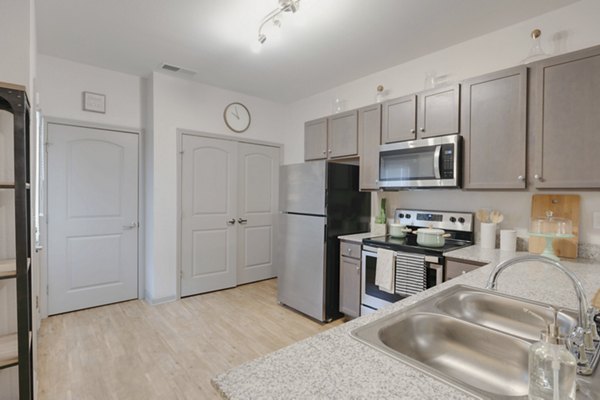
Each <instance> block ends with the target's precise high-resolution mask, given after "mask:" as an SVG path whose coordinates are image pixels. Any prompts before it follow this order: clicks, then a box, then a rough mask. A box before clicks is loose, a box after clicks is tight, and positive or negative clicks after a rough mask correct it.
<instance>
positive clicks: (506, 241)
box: [500, 229, 517, 253]
mask: <svg viewBox="0 0 600 400" xmlns="http://www.w3.org/2000/svg"><path fill="white" fill-rule="evenodd" d="M500 250H502V251H510V252H513V253H514V252H515V251H517V231H516V230H514V229H500Z"/></svg>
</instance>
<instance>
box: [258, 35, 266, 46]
mask: <svg viewBox="0 0 600 400" xmlns="http://www.w3.org/2000/svg"><path fill="white" fill-rule="evenodd" d="M266 41H267V35H265V34H264V33H261V34H260V35H258V42H259V43H260V44H263V43H264V42H266Z"/></svg>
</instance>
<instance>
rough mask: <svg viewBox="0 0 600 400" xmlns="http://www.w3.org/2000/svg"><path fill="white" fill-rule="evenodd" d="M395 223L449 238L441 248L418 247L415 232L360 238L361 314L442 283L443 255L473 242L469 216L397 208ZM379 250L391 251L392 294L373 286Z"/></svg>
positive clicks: (459, 213)
mask: <svg viewBox="0 0 600 400" xmlns="http://www.w3.org/2000/svg"><path fill="white" fill-rule="evenodd" d="M394 220H395V221H397V222H399V223H402V224H404V225H406V226H407V228H408V229H411V230H416V229H419V228H429V227H430V228H437V229H443V230H444V231H445V232H446V233H448V234H450V237H449V238H446V239H445V243H444V246H442V247H426V246H421V245H419V244H418V243H417V235H416V234H415V233H408V234H407V235H406V237H404V238H395V237H392V236H390V235H386V236H377V237H371V238H367V239H363V249H362V264H361V267H362V276H361V280H362V287H361V291H362V293H361V314H365V313H369V312H372V311H373V310H377V309H379V308H380V307H382V306H384V305H386V304H389V303H394V302H396V301H398V300H401V299H403V298H405V297H407V296H410V295H413V294H416V293H419V292H421V291H423V290H426V289H428V288H430V287H433V286H435V285H438V284H440V283H442V282H443V281H444V272H445V271H444V269H445V268H444V266H445V259H444V256H443V254H444V253H445V252H447V251H451V250H456V249H460V248H463V247H467V246H471V245H472V244H473V242H474V233H473V214H472V213H465V212H452V211H429V210H406V209H397V210H396V211H395V212H394ZM380 248H382V249H387V250H392V251H393V252H394V256H395V257H394V259H395V261H394V268H395V278H396V279H395V289H396V290H395V293H388V292H385V291H383V290H380V289H379V287H378V286H377V285H375V275H376V271H377V253H378V249H380Z"/></svg>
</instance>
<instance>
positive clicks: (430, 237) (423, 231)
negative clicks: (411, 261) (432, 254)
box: [417, 228, 451, 247]
mask: <svg viewBox="0 0 600 400" xmlns="http://www.w3.org/2000/svg"><path fill="white" fill-rule="evenodd" d="M450 236H451V235H450V234H449V233H446V232H444V230H443V229H434V228H420V229H417V244H418V245H419V246H425V247H443V246H444V244H445V243H446V239H445V238H447V237H450Z"/></svg>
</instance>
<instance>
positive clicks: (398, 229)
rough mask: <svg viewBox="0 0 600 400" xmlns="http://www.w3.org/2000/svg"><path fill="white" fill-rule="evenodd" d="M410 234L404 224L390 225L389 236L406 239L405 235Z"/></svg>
mask: <svg viewBox="0 0 600 400" xmlns="http://www.w3.org/2000/svg"><path fill="white" fill-rule="evenodd" d="M409 232H412V231H411V230H410V229H408V228H407V227H406V225H404V224H396V223H390V236H391V237H395V238H399V239H401V238H403V237H406V234H407V233H409Z"/></svg>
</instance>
